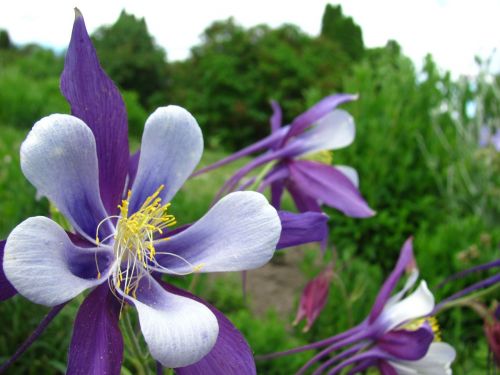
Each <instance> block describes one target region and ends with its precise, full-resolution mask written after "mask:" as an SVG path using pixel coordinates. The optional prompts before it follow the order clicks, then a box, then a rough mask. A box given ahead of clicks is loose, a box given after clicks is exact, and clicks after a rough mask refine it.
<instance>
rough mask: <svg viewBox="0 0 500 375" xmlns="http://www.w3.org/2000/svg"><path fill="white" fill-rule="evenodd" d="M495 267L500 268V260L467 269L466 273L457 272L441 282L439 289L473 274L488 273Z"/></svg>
mask: <svg viewBox="0 0 500 375" xmlns="http://www.w3.org/2000/svg"><path fill="white" fill-rule="evenodd" d="M495 267H500V259H496V260H494V261H492V262H488V263H484V264H480V265H478V266H474V267H471V268H469V269H466V270H464V271H460V272H457V273H456V274H454V275H452V276H449V277H447V278H446V279H445V280H444V281H442V282H440V283H439V285H438V288H441V287H443V286H444V285H445V284H447V283H449V282H450V281H453V280H457V279H461V278H463V277H465V276H467V275H469V274H471V273H474V272H478V271H486V270H489V269H490V268H495Z"/></svg>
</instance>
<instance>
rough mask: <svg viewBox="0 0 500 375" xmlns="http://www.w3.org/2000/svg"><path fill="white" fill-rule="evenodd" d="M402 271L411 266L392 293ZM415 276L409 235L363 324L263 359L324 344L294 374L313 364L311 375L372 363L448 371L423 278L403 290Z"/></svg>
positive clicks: (449, 354)
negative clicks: (403, 283)
mask: <svg viewBox="0 0 500 375" xmlns="http://www.w3.org/2000/svg"><path fill="white" fill-rule="evenodd" d="M405 270H410V275H409V277H408V279H407V281H406V283H405V285H404V287H403V288H402V289H401V290H400V291H398V292H397V293H396V294H394V295H392V293H393V291H394V289H395V287H396V285H397V283H398V282H399V280H400V278H401V276H402V275H403V273H404V272H405ZM418 275H419V273H418V270H417V268H416V266H415V264H414V258H413V249H412V240H411V239H409V240H407V241H406V243H405V244H404V246H403V248H402V250H401V254H400V256H399V259H398V262H397V264H396V267H395V269H394V270H393V272H392V273H391V275H390V276H389V277H388V278H387V280H386V281H385V282H384V285H383V286H382V288H381V289H380V291H379V293H378V295H377V298H376V300H375V303H374V305H373V307H372V310H371V312H370V315H369V316H368V317H367V318H366V319H365V320H364V321H363V322H361V323H360V324H359V325H357V326H356V327H354V328H351V329H350V330H348V331H346V332H343V333H341V334H339V335H336V336H334V337H330V338H328V339H325V340H322V341H319V342H316V343H313V344H309V345H306V346H303V347H300V348H295V349H291V350H288V351H286V352H281V353H275V354H270V355H267V356H264V357H262V358H274V357H277V356H282V355H288V354H293V353H297V352H302V351H305V350H310V349H317V348H324V349H322V350H321V352H319V353H318V354H317V355H315V356H314V357H313V358H312V359H311V360H309V361H308V362H307V363H306V364H305V365H304V366H303V367H302V368H301V369H300V370H299V371H298V372H297V375H299V374H305V373H306V371H308V370H309V369H311V368H312V367H313V366H317V367H316V368H315V370H314V371H313V372H312V374H314V375H319V374H328V375H333V374H339V373H341V371H343V370H344V369H346V368H348V367H351V368H350V369H349V372H348V373H350V374H355V373H358V372H362V371H364V370H366V369H368V368H370V367H377V368H378V369H379V370H380V371H381V373H382V374H384V375H397V374H399V375H408V374H428V373H430V372H429V371H430V369H432V371H433V372H432V374H436V375H448V374H451V369H450V365H451V362H452V361H453V360H454V358H455V350H454V349H453V348H452V347H451V346H450V345H448V344H446V343H443V342H440V334H439V329H438V326H437V322H436V320H435V318H433V317H432V316H431V314H432V313H433V312H434V311H435V304H434V296H433V295H432V293H431V292H430V291H429V289H428V288H427V284H426V283H425V281H421V282H420V284H419V286H418V287H417V288H416V289H415V290H414V291H413V292H411V293H410V294H408V293H409V292H410V291H411V290H412V289H413V287H414V286H415V283H416V281H417V279H418Z"/></svg>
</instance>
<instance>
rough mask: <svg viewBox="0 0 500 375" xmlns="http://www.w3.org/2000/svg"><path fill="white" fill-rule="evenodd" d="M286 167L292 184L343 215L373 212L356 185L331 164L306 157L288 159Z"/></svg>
mask: <svg viewBox="0 0 500 375" xmlns="http://www.w3.org/2000/svg"><path fill="white" fill-rule="evenodd" d="M289 168H290V175H291V178H292V179H293V181H294V183H295V184H296V186H297V187H298V188H299V189H301V190H303V191H304V192H307V195H309V196H310V197H314V198H316V199H317V200H319V201H322V202H324V203H325V204H326V205H328V206H330V207H334V208H336V209H338V210H340V211H342V212H343V213H344V214H346V215H347V216H351V217H357V218H366V217H370V216H373V215H374V214H375V212H374V211H373V210H372V209H371V208H370V207H369V206H368V204H367V203H366V201H365V200H364V199H363V197H362V196H361V194H360V192H359V190H358V189H357V188H356V186H354V184H353V183H352V182H351V181H350V180H349V179H348V178H347V177H346V176H345V175H344V174H343V173H342V172H340V171H339V170H337V169H335V168H334V167H332V166H330V165H326V164H321V163H316V162H314V161H309V160H297V161H294V162H293V163H290V164H289Z"/></svg>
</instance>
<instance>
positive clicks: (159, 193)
mask: <svg viewBox="0 0 500 375" xmlns="http://www.w3.org/2000/svg"><path fill="white" fill-rule="evenodd" d="M61 89H62V92H63V94H64V95H65V97H66V99H67V100H68V101H69V103H70V105H71V111H72V114H73V115H62V114H55V115H51V116H48V117H45V118H43V119H41V120H40V121H38V122H37V123H36V124H35V125H34V127H33V129H32V130H31V132H30V133H29V135H28V136H27V138H26V140H25V141H24V143H23V144H22V146H21V168H22V171H23V173H24V175H25V176H26V178H27V179H28V180H29V181H30V182H31V183H32V184H33V185H34V186H35V187H36V188H37V190H38V193H39V194H41V195H42V196H45V197H47V198H48V199H50V200H51V201H52V202H53V203H54V204H55V205H56V206H57V208H58V209H59V210H60V212H61V213H62V214H64V216H65V217H66V218H67V219H68V221H69V222H70V223H71V225H72V227H73V228H74V230H75V233H67V232H66V231H65V230H64V229H63V228H62V227H60V226H59V225H58V224H56V223H55V222H54V221H52V220H51V219H49V218H46V217H40V216H38V217H32V218H29V219H27V220H25V221H24V222H22V223H21V224H19V225H18V226H17V227H16V228H14V230H13V231H12V232H11V233H10V235H9V236H8V238H7V240H6V241H2V242H0V250H2V251H1V253H0V258H3V263H2V267H1V268H0V271H1V272H0V281H1V282H2V283H1V284H0V297H1V298H2V299H7V298H9V297H11V296H12V295H14V294H15V293H16V292H18V293H19V294H21V295H23V296H24V297H26V298H28V299H29V300H31V301H33V302H35V303H38V304H42V305H45V306H55V311H56V312H57V311H59V310H60V309H61V308H62V305H63V304H65V303H66V302H67V301H69V300H71V299H72V298H74V297H75V296H77V295H79V294H80V293H82V292H83V291H85V290H87V289H92V288H94V289H93V291H92V292H91V293H90V294H89V295H88V296H87V297H86V298H85V300H84V302H83V304H82V305H81V307H80V310H79V312H78V314H77V317H76V321H75V325H74V329H73V337H72V340H71V346H70V349H69V355H68V373H69V374H119V373H120V367H121V362H122V357H123V339H122V336H121V333H120V330H119V327H118V319H119V315H120V311H121V310H122V309H123V308H124V307H125V306H129V305H131V306H134V307H135V308H136V310H137V313H138V317H139V323H140V326H141V330H142V333H143V335H144V338H145V341H146V343H147V345H148V347H149V350H150V352H151V354H152V356H153V357H154V358H155V359H156V360H157V361H159V362H160V363H161V364H162V365H163V366H165V367H171V368H176V373H178V374H201V373H203V374H221V373H224V374H253V373H255V365H254V362H253V358H252V354H251V351H250V348H249V347H248V345H247V344H246V342H245V340H244V338H243V337H242V336H241V334H240V333H239V332H238V331H237V330H236V329H235V328H234V326H232V324H231V323H230V322H229V321H228V320H227V319H226V318H225V317H224V316H223V315H222V314H221V313H220V312H219V311H217V310H216V309H215V308H214V307H212V306H210V305H208V304H207V303H205V302H204V301H202V300H200V299H198V298H197V297H195V296H193V295H191V294H189V293H187V292H185V291H182V290H179V289H177V288H174V287H173V286H170V285H168V284H166V283H164V282H163V281H161V280H160V278H159V275H161V274H173V275H184V274H188V273H193V272H225V271H242V270H248V269H253V268H256V267H259V266H261V265H263V264H264V263H266V262H267V261H268V260H269V259H270V258H271V257H272V255H273V253H274V250H275V248H276V245H277V243H278V240H279V238H280V231H281V223H280V219H279V217H278V214H277V212H276V210H275V209H274V208H273V207H272V206H271V205H270V204H269V203H268V202H267V200H266V199H265V198H264V197H263V196H262V195H261V194H259V193H255V192H236V193H234V194H229V195H227V196H226V197H224V199H222V200H220V201H219V202H218V203H217V204H216V205H215V206H213V207H212V208H211V209H210V210H209V212H208V213H207V214H206V215H205V216H204V217H202V218H201V219H200V220H199V221H197V222H196V223H194V224H193V225H191V226H189V227H188V228H187V229H185V230H183V231H178V232H177V233H175V232H172V231H171V230H170V229H171V226H172V225H174V224H175V218H174V216H173V215H171V214H170V211H169V206H170V204H169V203H166V202H170V201H171V200H172V198H173V197H174V195H175V193H176V192H177V191H178V190H179V189H180V187H181V186H182V184H183V183H184V181H185V180H186V179H187V178H188V177H189V175H190V174H191V172H192V171H193V170H194V168H195V166H196V165H197V163H198V161H199V159H200V157H201V154H202V150H203V138H202V134H201V131H200V128H199V126H198V124H197V122H196V120H195V119H194V118H193V116H191V114H190V113H189V112H188V111H186V110H185V109H183V108H180V107H177V106H168V107H163V108H159V109H157V110H156V111H155V112H154V113H153V114H152V115H151V116H150V117H149V118H148V120H147V121H146V125H145V128H144V133H143V137H142V143H141V153H140V156H138V157H139V160H138V164H137V170H136V171H134V172H133V173H130V172H129V169H130V170H132V169H135V166H134V165H135V158H132V159H131V158H130V155H129V147H128V140H127V120H126V113H125V107H124V103H123V100H122V98H121V96H120V94H119V92H118V90H117V89H116V87H115V86H114V84H113V83H112V81H111V80H110V79H109V78H108V77H107V76H106V74H105V73H104V71H103V70H102V69H101V67H100V65H99V61H98V59H97V56H96V53H95V50H94V48H93V46H92V43H91V41H90V38H89V36H88V34H87V31H86V28H85V24H84V20H83V17H82V16H81V14H80V13H79V12H77V14H76V19H75V23H74V27H73V33H72V37H71V42H70V45H69V49H68V53H67V56H66V62H65V68H64V72H63V74H62V77H61ZM51 314H52V315H54V314H55V313H51ZM50 316H51V315H50V314H49V317H48V318H47V319H49V318H50ZM49 321H50V319H49ZM42 330H43V329H42ZM37 334H38V333H37V332H35V336H36V335H37ZM3 368H5V367H3Z"/></svg>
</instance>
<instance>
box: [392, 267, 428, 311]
mask: <svg viewBox="0 0 500 375" xmlns="http://www.w3.org/2000/svg"><path fill="white" fill-rule="evenodd" d="M419 274H420V273H419V271H418V269H417V268H415V269H414V270H412V272H411V274H410V277H408V278H407V279H406V282H405V285H404V287H403V289H401V290H400V291H399V292H397V293H396V294H394V295H393V296H392V297H391V298H389V299H388V300H387V302H386V303H385V307H384V308H385V309H388V308H389V307H390V306H392V305H394V304H396V303H397V302H399V301H400V300H401V298H403V296H404V295H405V294H406V293H407V292H408V291H409V290H410V289H411V288H413V285H415V283H416V282H417V279H418V276H419Z"/></svg>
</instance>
